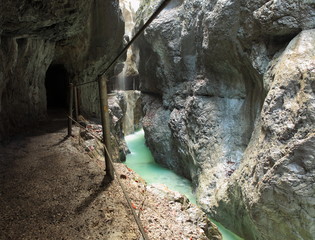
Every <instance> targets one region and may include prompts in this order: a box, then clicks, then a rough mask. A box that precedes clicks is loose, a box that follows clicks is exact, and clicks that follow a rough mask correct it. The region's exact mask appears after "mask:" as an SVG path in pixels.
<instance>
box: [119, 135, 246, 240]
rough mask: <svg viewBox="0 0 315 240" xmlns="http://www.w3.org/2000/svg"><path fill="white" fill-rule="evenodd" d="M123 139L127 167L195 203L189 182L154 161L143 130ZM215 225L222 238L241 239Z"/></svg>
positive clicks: (152, 182) (148, 180)
mask: <svg viewBox="0 0 315 240" xmlns="http://www.w3.org/2000/svg"><path fill="white" fill-rule="evenodd" d="M125 139H126V142H127V145H128V148H129V150H130V152H131V153H130V154H128V155H127V160H126V165H127V166H128V167H129V168H131V169H132V170H134V171H135V172H136V173H137V174H139V175H140V176H141V177H142V178H143V179H144V180H145V181H146V182H147V183H148V184H164V185H166V186H167V187H168V188H169V189H171V190H173V191H177V192H180V193H181V194H183V195H185V196H186V197H187V198H188V199H189V200H190V202H192V203H194V204H196V197H195V195H194V193H193V189H192V185H191V182H190V181H189V180H188V179H186V178H184V177H181V176H179V175H177V174H175V173H174V172H173V171H171V170H169V169H167V168H164V167H162V166H161V165H159V164H157V163H156V162H155V161H154V158H153V156H152V154H151V152H150V150H149V149H148V147H147V146H146V145H145V139H144V131H143V130H140V131H137V132H135V133H134V134H131V135H128V136H126V137H125ZM217 226H218V228H219V230H220V232H221V233H222V236H223V240H241V239H242V238H240V237H238V236H236V235H235V234H234V233H232V232H230V231H229V230H227V229H226V228H224V227H223V226H222V225H221V224H217Z"/></svg>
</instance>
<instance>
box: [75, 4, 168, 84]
mask: <svg viewBox="0 0 315 240" xmlns="http://www.w3.org/2000/svg"><path fill="white" fill-rule="evenodd" d="M170 1H171V0H164V1H162V2H161V3H160V4H159V6H158V7H157V9H156V10H155V11H154V13H153V14H152V15H151V17H150V18H149V19H148V20H147V21H146V23H145V24H144V25H143V26H142V27H141V28H140V30H139V31H138V32H137V33H136V34H135V35H134V36H133V37H132V39H131V40H130V41H129V42H128V44H127V45H126V46H125V47H124V48H123V49H122V50H121V51H120V53H119V54H118V55H117V56H116V57H115V58H114V60H112V62H111V63H110V64H109V65H108V66H107V67H106V68H105V70H103V71H101V73H100V74H99V75H98V76H97V79H96V80H93V81H89V82H84V83H80V84H76V86H77V87H80V86H83V85H87V84H90V83H94V82H97V81H98V79H99V78H100V77H101V76H102V75H103V74H105V73H107V71H108V70H109V69H110V68H111V67H112V66H113V65H114V64H115V63H116V61H117V60H118V59H119V58H120V57H121V56H122V55H123V54H124V53H125V52H126V51H127V50H128V48H129V47H130V46H131V45H132V44H133V43H134V41H135V40H136V39H137V38H138V37H139V36H140V34H141V33H142V32H143V31H144V30H145V29H146V28H147V27H148V26H149V25H150V24H151V22H153V20H154V19H155V18H156V17H157V16H158V15H159V14H160V12H161V11H162V10H163V9H164V8H165V7H166V6H167V4H168V3H169V2H170Z"/></svg>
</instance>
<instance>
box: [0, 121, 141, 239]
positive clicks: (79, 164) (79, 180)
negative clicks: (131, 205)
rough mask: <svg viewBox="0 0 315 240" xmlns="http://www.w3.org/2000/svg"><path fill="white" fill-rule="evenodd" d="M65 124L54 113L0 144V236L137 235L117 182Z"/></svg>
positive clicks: (34, 237)
mask: <svg viewBox="0 0 315 240" xmlns="http://www.w3.org/2000/svg"><path fill="white" fill-rule="evenodd" d="M63 116H65V115H63ZM65 126H66V119H64V118H60V117H58V116H55V117H54V119H53V120H50V121H49V122H45V123H42V124H40V126H36V127H34V128H33V129H28V130H26V133H25V134H23V136H18V137H16V138H15V139H14V140H13V141H11V142H10V143H8V144H6V145H5V146H1V147H0V239H1V240H8V239H14V240H19V239H32V240H33V239H139V233H138V230H137V226H136V224H135V223H134V221H133V219H132V217H131V215H130V213H129V212H128V209H127V207H126V206H125V201H124V199H123V197H122V194H121V192H120V189H119V187H118V186H117V184H116V183H113V184H110V185H106V184H103V183H102V182H103V180H104V178H103V176H104V171H103V170H102V169H103V168H101V167H100V166H99V165H100V164H101V163H98V162H96V161H95V160H93V159H91V158H90V157H88V156H87V155H86V154H85V153H84V152H80V151H78V149H77V148H75V146H74V143H75V141H74V139H72V138H65V136H66V134H67V130H66V129H65Z"/></svg>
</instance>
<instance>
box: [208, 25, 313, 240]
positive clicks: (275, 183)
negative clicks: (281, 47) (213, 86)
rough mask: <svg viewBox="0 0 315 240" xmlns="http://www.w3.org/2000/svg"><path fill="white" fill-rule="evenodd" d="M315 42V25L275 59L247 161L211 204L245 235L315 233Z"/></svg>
mask: <svg viewBox="0 0 315 240" xmlns="http://www.w3.org/2000/svg"><path fill="white" fill-rule="evenodd" d="M314 46H315V30H307V31H303V32H301V33H300V34H299V35H298V36H297V37H295V38H294V39H293V40H292V41H291V42H290V44H289V45H288V46H287V48H286V49H285V51H284V52H283V53H281V55H280V56H279V57H276V58H275V59H274V60H273V61H272V62H271V63H270V65H269V68H268V71H267V73H266V74H265V78H266V80H268V81H269V82H270V90H269V92H268V95H267V97H266V99H265V102H264V105H263V108H262V112H261V115H260V117H259V118H258V122H257V124H256V127H255V130H254V134H253V137H252V140H251V142H250V144H249V146H248V148H247V149H246V151H245V154H244V157H243V160H242V164H241V166H240V168H239V170H238V171H237V172H236V173H235V174H233V175H232V177H231V179H230V181H229V184H228V185H227V186H226V188H222V189H219V190H218V192H217V193H216V194H215V195H213V196H212V197H213V198H212V201H211V205H210V206H209V207H206V208H207V209H209V210H210V211H212V212H213V214H214V215H216V216H217V217H218V218H219V219H226V220H225V222H228V224H229V225H236V227H237V228H238V230H239V231H243V233H244V235H245V236H248V237H250V236H255V238H257V239H279V240H280V239H292V240H293V239H313V238H314V236H315V225H314V219H315V212H314V209H315V184H314V178H315V88H314V87H315V85H314V82H315V62H314V58H315V48H314ZM239 202H240V203H239ZM231 206H234V207H231ZM231 215H233V216H234V218H238V220H239V221H237V223H235V222H233V223H232V222H231V221H232V219H231V218H230V217H229V216H231ZM239 216H242V217H241V218H239ZM242 225H248V226H251V227H252V229H251V230H249V229H247V230H246V231H248V232H246V231H245V230H242V229H243V226H242ZM250 231H252V232H250Z"/></svg>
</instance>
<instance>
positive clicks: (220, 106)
mask: <svg viewBox="0 0 315 240" xmlns="http://www.w3.org/2000/svg"><path fill="white" fill-rule="evenodd" d="M155 4H156V3H154V2H153V1H143V4H142V7H140V11H139V12H138V25H141V24H142V23H143V18H146V17H147V16H148V15H149V14H150V12H151V11H152V8H153V6H154V5H155ZM314 27H315V2H314V1H276V0H274V1H273V0H272V1H267V0H257V1H245V0H244V1H242V0H218V1H211V2H209V1H201V0H195V1H185V0H182V1H179V0H178V1H171V3H170V4H169V5H168V7H167V8H166V9H165V10H164V11H163V12H162V13H161V15H160V16H159V17H158V18H157V19H156V20H155V21H154V22H153V23H152V24H151V25H150V26H149V27H148V29H147V30H146V31H145V33H144V35H143V36H142V38H141V39H140V41H139V42H138V44H137V45H138V47H139V49H140V64H139V73H140V79H141V91H142V92H143V93H145V94H144V96H143V110H144V114H145V116H144V119H143V126H144V130H145V133H146V140H147V144H148V146H149V147H150V149H151V150H152V152H153V154H154V157H155V159H156V160H157V161H158V162H159V163H161V164H163V165H165V166H167V167H169V168H171V169H173V170H174V171H176V172H178V173H180V174H181V175H183V176H186V177H187V178H190V179H192V181H193V184H194V186H195V189H196V195H197V198H198V202H199V204H200V205H201V206H202V207H203V209H204V210H205V211H206V212H208V213H209V214H210V215H211V217H213V218H214V219H217V220H219V221H220V222H221V223H223V224H224V225H226V226H227V227H229V228H230V229H232V230H234V231H235V232H237V233H238V234H240V235H241V236H243V237H245V238H246V239H283V238H282V237H283V236H285V238H286V239H312V236H314V235H315V232H314V231H315V230H314V217H315V216H314V212H313V210H312V209H314V204H315V202H314V198H313V197H312V196H314V195H315V189H314V184H313V183H312V180H311V179H314V162H315V160H314V151H313V149H314V140H313V138H314V126H315V122H314V86H313V85H314V84H313V83H314V76H313V74H314V69H315V66H314V65H315V62H314V46H315V45H314V42H313V37H314V31H313V30H309V31H303V30H307V29H312V28H314ZM301 31H302V32H301ZM299 33H300V35H298V34H299ZM297 35H298V36H297ZM295 36H297V37H296V38H295ZM292 39H293V40H292Z"/></svg>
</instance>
